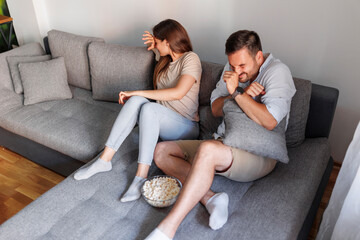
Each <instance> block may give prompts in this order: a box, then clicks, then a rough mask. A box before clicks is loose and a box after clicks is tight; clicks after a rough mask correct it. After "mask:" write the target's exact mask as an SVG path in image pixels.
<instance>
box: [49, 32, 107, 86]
mask: <svg viewBox="0 0 360 240" xmlns="http://www.w3.org/2000/svg"><path fill="white" fill-rule="evenodd" d="M48 39H49V47H50V51H51V55H52V57H53V58H57V57H64V59H65V66H66V70H67V74H68V81H69V84H71V85H73V86H76V87H80V88H84V89H87V90H91V82H90V73H89V60H88V54H87V50H88V46H89V44H90V43H91V42H104V39H101V38H94V37H85V36H79V35H75V34H71V33H66V32H61V31H57V30H51V31H49V32H48Z"/></svg>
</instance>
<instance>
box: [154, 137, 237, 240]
mask: <svg viewBox="0 0 360 240" xmlns="http://www.w3.org/2000/svg"><path fill="white" fill-rule="evenodd" d="M175 144H176V143H175ZM180 151H181V150H180ZM181 154H182V152H181ZM177 158H180V160H181V155H180V157H175V156H174V158H171V160H170V159H168V161H169V162H171V163H169V165H168V167H165V169H166V170H165V171H169V173H170V172H171V171H173V172H172V173H174V176H178V177H179V179H184V176H185V178H186V181H185V183H184V187H183V189H182V191H181V193H180V195H179V198H178V200H177V201H176V203H175V205H174V207H173V208H172V210H171V211H170V213H169V214H168V216H167V217H166V218H165V219H164V220H163V221H161V223H160V224H159V226H158V229H159V230H160V231H161V232H163V233H164V234H165V235H166V236H168V237H169V238H173V236H174V235H175V233H176V230H177V228H178V227H179V225H180V224H181V222H182V221H183V219H184V218H185V217H186V215H187V214H188V213H189V212H190V211H191V209H192V208H193V207H194V206H195V205H196V204H197V203H198V202H199V201H200V200H204V199H203V198H204V196H206V194H208V193H209V189H210V186H211V184H212V181H213V178H214V172H215V170H217V171H223V170H225V169H227V168H228V167H229V166H230V165H231V163H232V152H231V149H230V148H229V147H227V146H225V145H224V144H222V143H221V142H218V141H214V140H209V141H206V142H204V143H202V144H201V145H200V147H199V149H198V151H197V154H196V156H195V159H194V162H193V165H192V166H191V167H190V170H188V169H189V166H188V165H186V164H183V163H180V162H178V161H177V160H178V159H177ZM182 161H183V160H182ZM158 162H159V161H158ZM185 163H186V162H185ZM172 164H173V165H172ZM179 164H181V165H179ZM187 164H189V163H187ZM189 165H190V164H189ZM172 166H173V167H174V166H176V167H177V169H174V168H173V167H172ZM179 166H181V167H179ZM180 169H181V170H180ZM186 169H187V170H188V174H186V173H185V172H186ZM179 170H180V172H178V171H179Z"/></svg>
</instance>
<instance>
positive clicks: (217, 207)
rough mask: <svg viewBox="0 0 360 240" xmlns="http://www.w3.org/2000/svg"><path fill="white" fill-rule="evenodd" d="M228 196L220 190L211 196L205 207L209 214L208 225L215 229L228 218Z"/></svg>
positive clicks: (222, 224)
mask: <svg viewBox="0 0 360 240" xmlns="http://www.w3.org/2000/svg"><path fill="white" fill-rule="evenodd" d="M228 205H229V196H228V195H227V194H226V193H224V192H222V193H217V194H215V195H214V196H212V197H211V198H210V199H209V200H208V201H207V203H206V205H205V207H206V209H207V210H208V212H209V214H210V218H209V226H210V227H211V228H212V229H213V230H217V229H219V228H221V227H222V226H224V224H225V223H226V222H227V219H228Z"/></svg>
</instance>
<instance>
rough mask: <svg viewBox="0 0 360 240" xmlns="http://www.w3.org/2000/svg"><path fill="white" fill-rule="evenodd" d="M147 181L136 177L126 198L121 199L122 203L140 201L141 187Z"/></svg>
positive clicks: (125, 195)
mask: <svg viewBox="0 0 360 240" xmlns="http://www.w3.org/2000/svg"><path fill="white" fill-rule="evenodd" d="M145 180H146V179H145V178H142V177H138V176H135V178H134V180H133V181H132V183H131V185H130V187H129V189H128V190H127V191H126V193H125V194H124V196H123V197H122V198H121V199H120V201H121V202H130V201H134V200H136V199H138V198H139V197H140V196H141V186H142V184H143V183H144V181H145Z"/></svg>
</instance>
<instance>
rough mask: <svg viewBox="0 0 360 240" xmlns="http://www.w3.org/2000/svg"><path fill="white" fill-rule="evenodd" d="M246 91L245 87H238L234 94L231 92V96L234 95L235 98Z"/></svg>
mask: <svg viewBox="0 0 360 240" xmlns="http://www.w3.org/2000/svg"><path fill="white" fill-rule="evenodd" d="M244 92H245V91H244V89H243V88H242V87H237V88H236V89H235V91H234V92H233V94H231V97H232V98H233V99H235V98H236V96H237V95H239V94H240V95H242V94H243V93H244Z"/></svg>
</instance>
